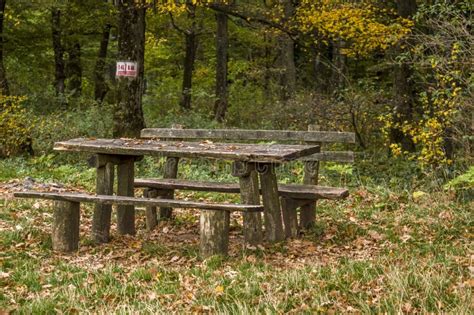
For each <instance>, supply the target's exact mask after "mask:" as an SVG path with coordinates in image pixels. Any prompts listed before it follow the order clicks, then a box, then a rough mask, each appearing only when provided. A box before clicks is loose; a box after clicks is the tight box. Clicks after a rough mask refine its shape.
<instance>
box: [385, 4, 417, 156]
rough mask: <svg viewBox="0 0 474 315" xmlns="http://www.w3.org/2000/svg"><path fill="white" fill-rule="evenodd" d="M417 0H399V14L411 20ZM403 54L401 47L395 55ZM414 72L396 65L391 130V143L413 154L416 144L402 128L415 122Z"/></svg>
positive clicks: (404, 65) (403, 65)
mask: <svg viewBox="0 0 474 315" xmlns="http://www.w3.org/2000/svg"><path fill="white" fill-rule="evenodd" d="M416 10H417V5H416V0H397V12H398V14H399V15H400V16H401V17H404V18H409V17H411V16H412V15H413V14H415V13H416ZM400 53H402V48H401V46H400V45H398V46H397V47H395V49H394V54H395V55H398V54H400ZM412 75H413V70H412V69H411V67H410V65H408V64H406V63H403V64H398V65H395V67H394V69H393V80H394V81H393V94H394V110H393V117H394V124H395V126H394V127H393V128H392V129H391V130H390V142H391V143H398V144H400V145H401V148H402V150H403V151H409V152H413V151H414V150H415V144H414V143H413V141H412V139H411V138H410V137H409V136H407V135H406V134H405V133H404V132H403V131H402V128H401V125H402V124H403V123H404V122H405V121H408V122H410V121H412V120H413V110H414V96H413V94H414V91H413V82H411V77H412Z"/></svg>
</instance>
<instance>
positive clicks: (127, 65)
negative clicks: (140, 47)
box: [115, 61, 138, 78]
mask: <svg viewBox="0 0 474 315" xmlns="http://www.w3.org/2000/svg"><path fill="white" fill-rule="evenodd" d="M137 75H138V63H137V62H135V61H117V71H116V73H115V76H116V77H129V78H136V77H137Z"/></svg>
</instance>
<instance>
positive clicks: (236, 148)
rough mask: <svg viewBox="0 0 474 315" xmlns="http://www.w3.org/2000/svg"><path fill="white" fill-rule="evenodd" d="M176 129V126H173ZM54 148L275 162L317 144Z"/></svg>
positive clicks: (106, 142)
mask: <svg viewBox="0 0 474 315" xmlns="http://www.w3.org/2000/svg"><path fill="white" fill-rule="evenodd" d="M174 130H176V131H178V129H174ZM54 150H56V151H77V152H92V153H101V154H111V155H129V156H131V155H140V156H141V155H155V156H170V157H183V158H199V157H202V158H214V159H224V160H235V161H248V162H265V163H272V162H275V163H278V162H284V161H291V160H295V159H298V158H300V157H303V156H307V155H311V154H313V153H316V152H318V151H319V146H317V145H296V144H294V145H285V144H243V143H209V142H169V141H159V140H144V139H83V138H79V139H73V140H69V141H63V142H56V143H55V144H54Z"/></svg>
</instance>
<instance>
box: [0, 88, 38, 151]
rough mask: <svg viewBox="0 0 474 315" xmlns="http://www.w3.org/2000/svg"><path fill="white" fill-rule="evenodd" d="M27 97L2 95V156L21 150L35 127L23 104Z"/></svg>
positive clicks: (0, 97)
mask: <svg viewBox="0 0 474 315" xmlns="http://www.w3.org/2000/svg"><path fill="white" fill-rule="evenodd" d="M25 100H26V98H25V97H17V96H3V95H0V156H9V155H12V154H15V153H17V152H18V151H21V149H22V146H24V145H25V143H28V141H29V135H30V132H31V130H32V129H33V127H34V123H33V119H32V118H31V117H28V116H27V111H26V110H25V108H24V107H23V106H22V103H23V102H24V101H25Z"/></svg>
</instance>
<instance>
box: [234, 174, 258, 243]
mask: <svg viewBox="0 0 474 315" xmlns="http://www.w3.org/2000/svg"><path fill="white" fill-rule="evenodd" d="M239 183H240V198H241V202H242V203H243V204H249V205H259V204H260V192H259V189H258V174H257V172H256V171H255V168H254V169H253V170H251V171H250V172H249V173H248V174H245V175H244V176H239ZM243 217H244V239H245V242H246V243H248V244H251V245H257V244H260V243H261V242H262V239H263V232H262V214H261V213H260V212H252V213H250V212H249V213H245V212H244V214H243Z"/></svg>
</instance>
